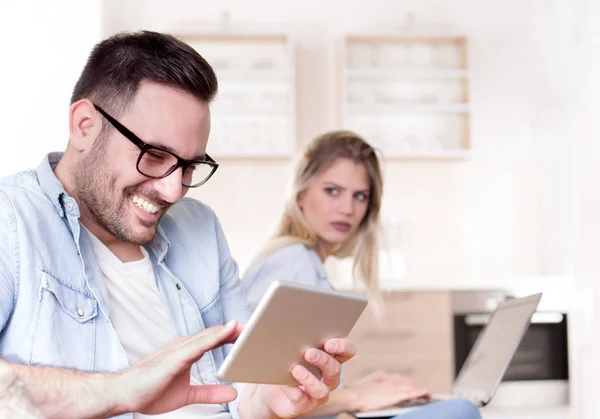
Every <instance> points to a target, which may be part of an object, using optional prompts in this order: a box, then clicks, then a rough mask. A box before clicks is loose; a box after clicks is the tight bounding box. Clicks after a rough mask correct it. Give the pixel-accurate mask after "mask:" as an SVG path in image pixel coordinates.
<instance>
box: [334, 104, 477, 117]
mask: <svg viewBox="0 0 600 419" xmlns="http://www.w3.org/2000/svg"><path fill="white" fill-rule="evenodd" d="M346 110H347V112H348V114H350V115H357V114H359V115H377V116H380V115H387V114H399V113H468V112H469V104H467V103H449V104H431V105H430V104H418V103H413V104H390V105H379V104H376V105H347V106H346Z"/></svg>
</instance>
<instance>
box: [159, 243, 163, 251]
mask: <svg viewBox="0 0 600 419" xmlns="http://www.w3.org/2000/svg"><path fill="white" fill-rule="evenodd" d="M158 250H160V251H161V252H162V250H163V247H162V244H160V243H159V244H158Z"/></svg>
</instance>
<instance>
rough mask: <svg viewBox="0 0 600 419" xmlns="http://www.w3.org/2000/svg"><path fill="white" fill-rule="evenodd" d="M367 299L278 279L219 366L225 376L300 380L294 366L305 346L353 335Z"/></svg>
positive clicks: (236, 379) (292, 382) (284, 381)
mask: <svg viewBox="0 0 600 419" xmlns="http://www.w3.org/2000/svg"><path fill="white" fill-rule="evenodd" d="M366 305H367V298H366V297H363V296H358V295H354V294H350V293H343V292H339V291H333V290H324V289H320V288H314V287H308V286H305V285H297V284H293V283H287V282H277V281H276V282H273V283H272V284H271V285H270V287H269V289H268V290H267V292H266V293H265V295H264V297H263V298H262V299H261V301H260V303H259V305H258V306H257V308H256V310H255V311H254V313H253V314H252V317H251V318H250V320H249V321H248V324H247V325H246V327H245V328H244V330H243V331H242V333H241V334H240V337H239V338H238V340H237V342H236V343H235V345H234V346H233V348H232V350H231V352H230V353H229V355H228V356H227V358H226V359H225V361H224V362H223V365H222V366H221V368H220V369H219V372H218V377H219V379H220V380H223V381H231V382H251V383H265V384H290V385H297V384H298V383H297V381H296V380H295V379H294V378H293V376H292V374H291V372H290V370H291V368H292V367H293V366H294V365H295V364H297V363H300V364H302V365H304V366H305V367H307V368H308V369H309V370H310V371H312V372H313V373H314V374H315V375H317V377H319V376H320V373H319V370H318V369H317V368H315V367H313V366H312V365H310V364H308V363H306V362H305V361H304V359H303V355H304V352H305V351H306V350H307V349H308V348H311V347H316V348H322V346H323V344H324V342H325V341H326V340H327V339H329V338H333V337H347V336H348V334H349V333H350V331H351V330H352V327H353V326H354V324H355V323H356V321H357V320H358V318H359V317H360V315H361V313H362V312H363V310H364V309H365V307H366Z"/></svg>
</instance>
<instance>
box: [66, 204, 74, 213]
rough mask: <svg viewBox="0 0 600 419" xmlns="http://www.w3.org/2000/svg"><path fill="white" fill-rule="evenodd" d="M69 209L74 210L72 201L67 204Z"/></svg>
mask: <svg viewBox="0 0 600 419" xmlns="http://www.w3.org/2000/svg"><path fill="white" fill-rule="evenodd" d="M67 209H68V210H69V211H73V204H71V203H70V202H69V203H68V204H67Z"/></svg>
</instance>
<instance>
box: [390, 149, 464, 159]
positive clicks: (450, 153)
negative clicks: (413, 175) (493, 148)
mask: <svg viewBox="0 0 600 419" xmlns="http://www.w3.org/2000/svg"><path fill="white" fill-rule="evenodd" d="M470 155H471V152H470V151H469V150H438V151H433V150H432V151H406V152H398V151H396V152H391V153H385V152H384V153H383V158H384V159H386V160H387V159H391V160H396V159H398V160H454V159H456V160H462V159H467V158H469V157H470Z"/></svg>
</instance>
